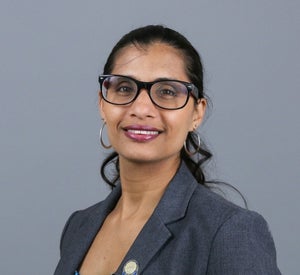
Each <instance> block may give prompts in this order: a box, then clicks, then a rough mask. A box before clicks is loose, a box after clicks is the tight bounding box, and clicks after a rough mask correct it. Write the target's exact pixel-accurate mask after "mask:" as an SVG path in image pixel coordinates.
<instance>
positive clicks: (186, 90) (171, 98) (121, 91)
mask: <svg viewBox="0 0 300 275" xmlns="http://www.w3.org/2000/svg"><path fill="white" fill-rule="evenodd" d="M99 83H100V91H101V94H102V97H103V99H104V100H105V101H106V102H108V103H111V104H114V105H127V104H129V103H131V102H133V101H134V100H136V99H137V97H138V95H139V93H140V91H141V89H146V90H147V92H148V95H149V97H150V99H151V101H152V103H153V104H154V105H156V106H158V107H160V108H162V109H167V110H177V109H181V108H183V107H184V106H185V105H186V104H187V102H188V99H189V96H190V95H192V96H193V97H194V98H196V99H197V98H198V97H199V96H198V89H197V87H196V86H195V85H194V84H192V83H188V82H184V81H179V80H169V79H159V80H156V81H153V82H142V81H138V80H136V79H134V78H132V77H128V76H123V75H100V76H99Z"/></svg>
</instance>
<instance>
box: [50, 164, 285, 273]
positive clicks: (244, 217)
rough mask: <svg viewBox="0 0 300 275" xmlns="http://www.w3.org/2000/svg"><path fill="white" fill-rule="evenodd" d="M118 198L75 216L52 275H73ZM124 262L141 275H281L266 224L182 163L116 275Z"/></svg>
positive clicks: (114, 193) (118, 190)
mask: <svg viewBox="0 0 300 275" xmlns="http://www.w3.org/2000/svg"><path fill="white" fill-rule="evenodd" d="M120 195H121V187H120V185H118V186H117V187H116V188H114V189H113V191H112V192H111V193H110V194H109V196H108V197H107V198H106V199H105V200H104V201H102V202H100V203H98V204H96V205H94V206H91V207H89V208H87V209H85V210H81V211H77V212H75V213H73V215H72V216H71V217H70V218H69V220H68V221H67V223H66V226H65V228H64V230H63V233H62V237H61V245H60V251H61V258H60V261H59V263H58V266H57V268H56V271H55V273H54V275H74V271H75V270H78V269H79V267H80V264H81V262H82V261H83V259H84V257H85V255H86V253H87V251H88V249H89V247H90V245H91V243H92V242H93V239H94V238H95V236H96V234H97V233H98V231H99V229H100V228H101V225H102V223H103V222H104V220H105V218H106V217H107V215H108V214H109V213H110V212H111V211H112V209H114V207H115V205H116V203H117V201H118V199H119V197H120ZM128 261H129V262H130V261H134V262H136V263H137V265H138V273H136V274H144V275H154V274H159V275H162V274H163V275H164V274H168V275H172V274H173V275H178V274H185V275H188V274H190V275H195V274H199V275H201V274H206V275H212V274H214V275H218V274H220V275H235V274H243V275H245V274H261V275H277V274H281V273H280V271H279V269H278V268H277V264H276V251H275V246H274V242H273V239H272V236H271V234H270V231H269V229H268V226H267V223H266V221H265V220H264V219H263V218H262V217H261V216H260V215H259V214H257V213H255V212H252V211H249V210H245V209H243V208H240V207H238V206H236V205H234V204H232V203H231V202H229V201H227V200H225V199H224V198H222V197H221V196H219V195H218V194H216V193H214V192H212V191H211V190H209V189H208V188H206V187H204V186H203V185H200V184H198V183H197V182H196V181H195V179H194V177H193V175H192V174H191V173H190V171H189V170H188V168H187V167H186V166H185V164H184V163H182V165H181V167H180V169H179V170H178V172H177V173H176V175H175V177H174V178H173V179H172V180H171V182H170V183H169V185H168V187H167V189H166V191H165V193H164V195H163V197H162V199H161V200H160V202H159V204H158V205H157V207H156V209H155V210H154V212H153V214H152V216H151V217H150V219H149V220H148V221H147V223H146V224H145V226H144V227H143V229H142V230H141V232H140V233H139V235H138V236H137V238H136V240H135V241H134V243H133V245H132V246H131V247H130V249H129V251H128V253H127V254H126V256H125V258H124V259H123V261H122V262H121V264H120V266H119V268H118V270H117V271H116V272H115V274H116V275H122V274H130V273H126V272H125V273H124V268H125V267H126V263H128Z"/></svg>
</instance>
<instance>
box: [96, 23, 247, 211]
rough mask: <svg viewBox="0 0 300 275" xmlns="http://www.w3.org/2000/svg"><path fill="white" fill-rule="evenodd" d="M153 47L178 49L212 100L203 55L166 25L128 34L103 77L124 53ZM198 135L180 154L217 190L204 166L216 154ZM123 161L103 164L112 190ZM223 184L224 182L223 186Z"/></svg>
mask: <svg viewBox="0 0 300 275" xmlns="http://www.w3.org/2000/svg"><path fill="white" fill-rule="evenodd" d="M153 43H164V44H167V45H169V46H171V47H173V48H175V49H178V50H179V51H180V52H181V53H182V55H183V59H184V62H185V70H186V74H187V76H188V78H189V80H190V82H192V83H193V84H194V85H195V86H196V87H197V89H198V98H199V99H200V98H206V99H209V98H208V97H207V96H206V95H205V94H204V88H203V86H204V85H203V66H202V61H201V57H200V55H199V53H198V52H197V50H196V49H195V48H194V47H193V45H192V44H191V43H190V42H189V41H188V40H187V39H186V38H185V37H184V36H183V35H182V34H180V33H179V32H177V31H175V30H172V29H170V28H167V27H165V26H162V25H148V26H145V27H141V28H137V29H135V30H132V31H130V32H129V33H127V34H125V35H124V36H123V37H122V38H121V39H120V40H119V42H117V44H116V45H115V46H114V48H113V49H112V51H111V53H110V55H109V56H108V59H107V61H106V64H105V66H104V70H103V74H110V73H111V72H112V70H113V68H114V65H115V60H116V58H117V56H118V54H119V53H120V52H121V50H122V49H124V48H126V47H128V46H131V45H134V46H136V47H137V48H143V47H147V46H150V45H151V44H153ZM197 134H198V133H195V132H189V133H188V134H187V138H186V141H185V148H184V147H183V148H182V149H181V152H180V158H181V160H182V161H184V162H185V164H186V165H187V167H188V168H189V170H190V171H191V173H192V174H193V176H194V177H195V179H196V180H197V182H198V183H199V184H202V185H204V186H206V187H211V186H213V187H215V184H217V183H220V182H218V181H212V180H210V181H208V180H207V179H206V174H205V173H204V168H203V166H204V163H205V162H207V161H208V160H209V159H210V158H211V157H212V153H211V152H210V151H209V150H208V148H207V147H206V145H205V144H204V143H203V141H202V140H201V146H199V142H198V137H197V136H196V135H197ZM186 149H187V150H188V151H190V152H195V154H193V155H191V154H189V153H187V151H186ZM110 165H113V166H114V171H115V172H114V173H113V174H108V173H107V170H108V171H110V172H111V170H110V169H107V168H108V167H109V166H110ZM119 172H120V171H119V158H118V154H117V153H116V152H113V153H111V154H110V155H109V156H108V157H107V158H106V159H105V160H104V161H103V163H102V166H101V176H102V178H103V179H104V181H105V182H106V183H108V184H109V185H110V186H111V187H112V188H113V187H115V184H116V182H117V181H118V180H119V177H120V174H119ZM222 183H223V182H222ZM223 184H225V185H226V186H230V187H231V188H233V189H234V190H235V191H237V192H238V193H239V194H240V195H241V197H242V199H243V201H244V203H245V206H246V207H247V203H246V201H245V199H244V197H243V196H242V194H241V193H240V192H239V191H238V190H237V189H236V188H234V187H233V186H231V185H230V184H227V183H223Z"/></svg>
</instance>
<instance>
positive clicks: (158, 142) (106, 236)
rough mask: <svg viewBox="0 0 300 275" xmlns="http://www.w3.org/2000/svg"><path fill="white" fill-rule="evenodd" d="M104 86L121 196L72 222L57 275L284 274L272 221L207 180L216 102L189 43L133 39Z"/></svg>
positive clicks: (125, 42) (162, 31)
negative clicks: (204, 125) (204, 131)
mask: <svg viewBox="0 0 300 275" xmlns="http://www.w3.org/2000/svg"><path fill="white" fill-rule="evenodd" d="M99 82H100V93H99V108H100V113H101V117H102V119H103V121H104V123H103V126H102V128H101V131H100V134H101V143H102V145H103V146H104V147H105V148H110V147H112V148H113V150H114V152H113V153H112V154H111V155H110V156H109V157H108V159H106V160H105V161H104V164H103V165H102V168H101V173H102V176H103V178H104V180H105V181H106V182H108V183H109V184H110V185H111V186H112V187H113V190H112V192H111V193H110V195H109V196H108V197H107V198H106V199H105V200H104V201H102V202H100V203H98V204H96V205H94V206H92V207H90V208H88V209H86V210H82V211H78V212H75V213H74V214H73V215H72V216H71V217H70V218H69V220H68V222H67V224H66V226H65V229H64V231H63V234H62V239H61V259H60V262H59V264H58V266H57V269H56V271H55V275H73V274H79V273H80V275H96V274H97V275H99V274H101V275H110V274H120V275H121V274H151V275H153V274H168V275H170V274H222V275H224V274H231V275H232V274H264V275H266V274H272V275H274V274H280V271H279V270H278V268H277V264H276V252H275V247H274V243H273V240H272V237H271V235H270V232H269V231H268V227H267V224H266V222H265V221H264V219H263V218H262V217H261V216H260V215H258V214H256V213H254V212H251V211H248V210H245V209H242V208H240V207H238V206H236V205H234V204H232V203H230V202H228V201H226V200H225V199H223V198H221V197H220V196H219V195H217V194H215V193H213V192H212V191H211V190H210V189H209V187H208V183H207V182H206V180H205V175H204V173H203V170H202V163H203V162H204V161H205V160H207V159H208V158H209V157H210V156H211V155H210V153H209V152H208V151H207V150H206V149H205V147H203V145H202V144H200V138H199V135H198V133H197V132H196V129H197V128H198V127H199V125H200V124H201V122H202V121H203V117H204V114H205V109H206V105H207V102H206V99H205V97H204V94H203V73H202V64H201V61H200V57H199V55H198V53H197V51H196V50H195V49H194V48H193V46H192V45H191V44H190V43H189V41H187V40H186V38H184V37H183V36H182V35H181V34H179V33H177V32H175V31H173V30H171V29H168V28H165V27H163V26H146V27H143V28H139V29H136V30H133V31H132V32H130V33H128V34H127V35H125V36H124V37H123V38H122V39H121V40H120V41H119V42H118V43H117V44H116V46H115V47H114V48H113V50H112V52H111V54H110V56H109V57H108V60H107V63H106V65H105V67H104V74H103V75H101V76H100V77H99ZM105 126H106V127H107V134H108V139H109V142H110V144H105V143H104V142H103V139H102V135H103V131H102V130H103V128H104V127H105ZM111 164H114V165H115V167H114V168H115V173H116V174H115V175H114V176H113V177H112V176H111V174H112V172H111V169H108V168H109V167H111ZM107 172H109V173H107Z"/></svg>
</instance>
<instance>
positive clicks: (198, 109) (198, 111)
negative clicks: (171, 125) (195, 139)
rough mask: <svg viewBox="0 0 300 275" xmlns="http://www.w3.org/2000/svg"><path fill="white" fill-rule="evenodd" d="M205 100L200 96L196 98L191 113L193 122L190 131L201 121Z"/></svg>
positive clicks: (205, 104)
mask: <svg viewBox="0 0 300 275" xmlns="http://www.w3.org/2000/svg"><path fill="white" fill-rule="evenodd" d="M206 106H207V102H206V99H205V98H200V99H198V100H197V103H196V106H195V108H194V113H193V122H192V125H191V128H190V131H194V130H196V129H197V128H198V127H199V126H200V124H201V123H202V121H203V118H204V115H205V110H206Z"/></svg>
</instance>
